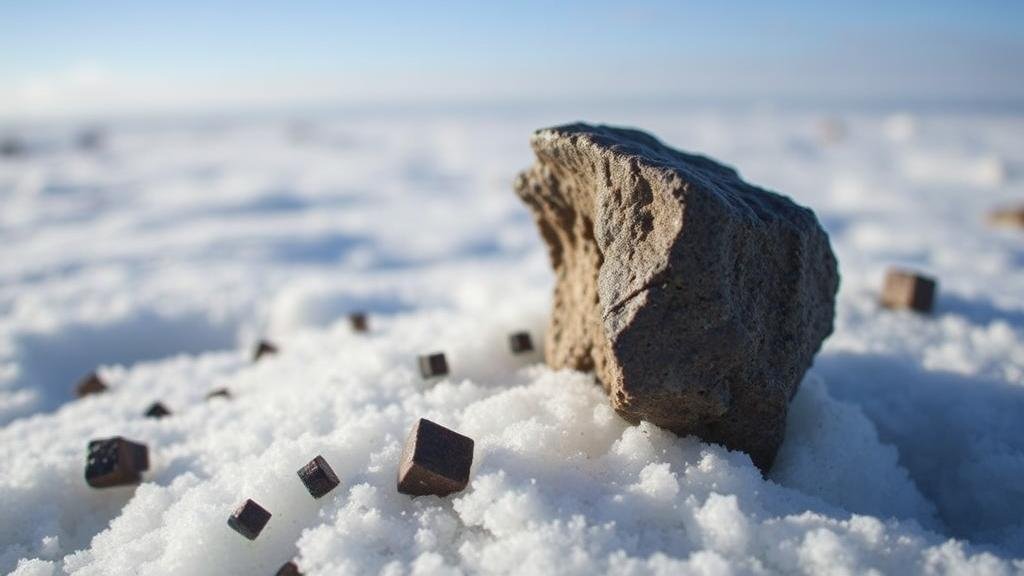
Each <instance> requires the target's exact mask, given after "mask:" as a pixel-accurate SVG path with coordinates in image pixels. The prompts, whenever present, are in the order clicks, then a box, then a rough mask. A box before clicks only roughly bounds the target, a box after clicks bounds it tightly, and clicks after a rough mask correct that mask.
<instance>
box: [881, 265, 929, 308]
mask: <svg viewBox="0 0 1024 576" xmlns="http://www.w3.org/2000/svg"><path fill="white" fill-rule="evenodd" d="M935 287H936V282H935V279H934V278H930V277H928V276H924V275H922V274H917V273H915V272H910V271H907V270H896V269H893V270H889V272H888V273H887V274H886V276H885V286H884V288H883V289H882V305H883V306H885V307H886V308H893V309H909V310H914V311H917V312H925V313H927V312H931V311H932V307H933V305H934V303H935Z"/></svg>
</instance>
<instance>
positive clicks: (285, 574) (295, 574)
mask: <svg viewBox="0 0 1024 576" xmlns="http://www.w3.org/2000/svg"><path fill="white" fill-rule="evenodd" d="M274 574H275V576H302V572H299V567H298V566H296V565H295V562H292V561H291V560H289V561H287V562H285V563H284V564H282V565H281V567H280V568H278V569H277V572H275V573H274Z"/></svg>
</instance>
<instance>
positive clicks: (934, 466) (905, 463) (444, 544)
mask: <svg viewBox="0 0 1024 576" xmlns="http://www.w3.org/2000/svg"><path fill="white" fill-rule="evenodd" d="M581 116H582V117H583V118H584V119H588V120H592V121H607V122H613V123H620V124H628V125H634V126H638V127H641V128H645V129H648V130H651V131H652V132H653V133H655V134H656V135H658V136H659V137H660V138H662V139H663V140H665V141H667V142H669V143H671V144H673V145H676V146H678V147H680V148H683V149H687V150H690V151H698V152H702V153H706V154H709V155H712V156H714V157H716V158H718V159H720V160H722V161H724V162H726V163H729V164H732V165H734V166H736V167H737V168H738V169H740V171H741V172H742V173H743V174H744V176H745V177H746V178H748V179H749V180H751V181H753V182H755V183H758V184H760V185H763V186H767V187H770V188H774V189H777V190H780V191H782V192H784V193H786V194H788V195H791V196H792V197H793V198H794V199H796V200H797V201H799V202H801V203H803V204H805V205H808V206H810V207H812V208H814V209H815V211H816V212H817V213H818V216H819V218H820V220H821V221H822V223H823V225H824V226H825V227H826V228H827V229H828V230H829V233H830V235H831V238H832V242H833V246H834V248H835V250H836V252H837V255H838V257H839V261H840V267H841V273H842V288H841V292H840V299H839V309H838V313H837V318H836V332H835V334H834V335H833V336H832V337H831V338H830V339H829V340H828V341H827V343H826V346H825V348H824V349H823V351H822V352H821V354H820V355H819V357H818V358H817V360H816V362H815V365H814V367H813V368H812V369H811V371H810V372H809V373H808V375H807V377H806V378H805V381H804V383H803V385H802V387H801V390H800V392H799V393H798V394H797V396H796V398H795V399H794V401H793V404H792V410H791V416H790V420H789V424H788V429H787V435H786V442H785V444H784V446H783V448H782V451H781V453H780V455H779V459H778V462H777V464H776V466H775V467H774V469H773V470H772V471H771V473H770V474H769V476H768V478H763V477H762V476H761V474H760V473H759V472H758V470H757V469H756V468H754V467H753V466H752V464H751V463H750V460H749V458H748V457H747V456H746V455H744V454H741V453H734V452H729V451H728V450H726V449H724V448H722V447H720V446H716V445H710V444H705V443H703V442H701V441H700V440H698V439H696V438H677V437H675V436H673V435H672V434H670V433H667V432H665V431H662V430H659V429H657V428H656V427H653V426H651V425H649V424H646V423H644V424H641V425H639V426H630V425H628V424H627V423H626V422H624V421H622V420H621V419H620V418H619V417H618V416H617V415H616V414H615V413H614V412H613V411H612V410H611V409H610V408H609V407H608V404H607V402H606V400H605V398H604V396H603V393H602V391H601V389H600V387H599V386H597V385H596V384H595V383H594V382H593V380H592V378H591V377H590V376H589V375H586V374H578V373H571V372H565V371H563V372H556V371H552V370H550V369H548V368H546V367H544V366H543V364H542V363H541V357H540V355H539V354H532V355H525V356H513V355H512V354H510V353H509V351H508V345H507V335H508V333H510V332H513V331H517V330H528V331H530V332H531V333H532V334H533V337H534V340H535V342H541V341H542V338H543V331H544V327H545V321H546V317H547V313H548V307H549V305H550V290H551V286H552V277H551V273H550V271H549V269H548V264H547V261H546V254H545V252H544V249H543V246H542V245H541V243H540V241H539V238H538V236H537V233H536V231H535V229H534V226H533V223H532V221H531V219H530V216H529V214H528V212H527V211H526V209H525V208H524V207H523V206H522V205H521V204H520V202H519V200H518V199H517V198H516V197H515V195H514V194H513V192H512V190H511V180H512V178H513V176H514V174H515V173H516V171H517V170H519V169H522V168H524V167H526V166H527V165H528V164H529V163H530V162H531V161H532V159H531V153H530V151H529V149H528V147H527V138H528V135H529V133H530V131H531V130H532V129H534V128H537V127H541V126H545V125H551V124H555V123H560V122H566V121H571V120H576V119H578V118H580V117H581ZM823 122H826V123H829V124H834V125H835V126H839V127H841V130H831V131H830V134H831V136H830V137H829V138H826V139H823V138H822V134H821V129H822V128H821V127H822V125H823ZM103 128H104V133H103V134H104V138H103V144H102V146H101V147H100V148H99V149H98V150H93V151H90V150H81V149H79V148H76V147H75V146H74V141H75V129H76V127H75V126H73V125H64V124H49V125H36V126H13V127H10V128H8V129H7V130H6V131H0V133H14V134H16V135H18V136H19V137H21V138H23V139H24V140H25V141H26V143H27V144H28V149H29V154H28V155H26V156H24V157H21V158H15V159H0V196H2V202H3V206H4V208H3V210H2V211H0V246H2V248H0V460H2V461H3V462H4V466H3V467H0V518H2V519H3V521H2V522H0V572H5V573H6V572H11V571H13V572H14V573H15V574H19V575H22V576H24V575H36V574H39V575H44V574H61V573H68V574H80V575H89V574H261V573H262V574H272V573H273V572H274V571H275V570H276V569H277V568H278V567H279V566H280V565H281V564H282V563H284V562H285V561H287V560H289V559H295V560H296V562H297V563H298V565H299V566H300V567H301V568H302V570H303V571H304V573H306V574H336V573H353V574H355V573H359V574H362V573H384V574H449V573H452V574H454V573H519V574H535V573H563V574H577V573H579V574H583V573H587V574H591V573H617V574H763V573H766V574H773V573H781V574H793V573H828V574H862V573H872V572H873V573H889V574H907V573H921V574H936V573H971V574H1009V573H1024V560H1022V558H1024V490H1022V489H1021V485H1020V478H1022V477H1024V421H1022V420H1021V418H1020V414H1022V413H1024V236H1021V234H1020V233H1019V232H1018V231H1014V230H1005V229H1002V230H994V229H990V228H988V227H986V226H985V223H984V220H985V214H986V212H987V211H988V210H989V209H990V208H992V207H995V206H1000V205H1004V204H1007V203H1011V204H1012V201H1013V200H1014V199H1019V198H1021V197H1022V196H1024V179H1022V175H1024V170H1022V167H1024V115H1020V114H1018V113H1015V112H1006V111H1002V112H1001V111H973V112H965V111H958V112H956V113H948V112H941V111H935V110H930V111H929V110H919V111H913V110H911V111H891V112H890V111H873V110H840V111H835V110H830V111H828V112H827V113H826V112H824V111H819V110H814V109H776V108H766V107H761V108H751V109H745V108H743V109H740V108H735V107H730V108H724V107H720V108H715V107H695V108H688V109H687V108H682V107H657V108H650V109H636V110H626V109H616V108H613V107H608V106H604V107H601V106H592V107H588V108H582V109H570V108H569V107H565V109H559V108H558V107H554V108H540V107H536V108H497V107H495V108H480V109H475V108H474V109H470V110H463V111H454V110H444V109H424V110H415V111H409V110H387V109H380V110H373V109H370V110H364V111H360V112H358V113H336V114H324V115H321V116H310V117H308V118H303V119H301V121H299V120H294V119H289V118H283V117H272V116H268V117H260V118H236V119H210V118H207V119H190V120H175V121H171V120H167V121H159V122H157V121H148V122H143V121H120V122H110V123H108V124H107V125H105V126H104V127H103ZM890 265H900V266H909V267H911V268H915V269H920V270H922V271H924V272H926V273H929V274H932V275H934V276H936V277H937V278H938V279H939V282H940V284H939V294H938V300H937V309H936V312H935V314H934V315H932V316H927V317H922V316H917V315H914V314H911V313H905V312H890V311H886V310H882V309H880V308H879V307H878V305H877V304H876V300H877V291H878V287H879V286H880V285H881V281H882V277H883V275H884V272H885V269H886V268H887V267H888V266H890ZM353 310H366V311H368V312H369V313H370V332H369V333H368V334H355V333H353V332H352V331H351V329H350V328H349V326H348V323H347V320H346V315H347V314H348V312H350V311H353ZM263 337H265V338H269V339H271V340H272V341H274V342H275V343H277V344H278V345H279V346H280V348H281V352H280V353H279V354H278V355H275V356H270V357H266V358H264V359H263V360H261V361H260V362H258V363H255V364H254V363H252V361H251V357H250V355H251V348H252V345H253V343H254V342H255V341H256V340H257V339H258V338H263ZM433 351H444V352H446V353H447V355H448V359H449V363H450V365H451V368H452V374H451V375H450V376H449V377H447V378H444V379H442V380H440V381H438V382H436V383H425V382H423V381H422V379H421V378H420V377H419V375H418V373H417V370H416V364H415V357H416V355H418V354H422V353H427V352H433ZM97 367H98V368H99V372H100V374H101V375H102V376H103V377H104V378H105V379H106V380H107V381H108V382H109V383H110V385H111V387H112V390H111V391H110V392H109V393H107V394H104V395H100V396H93V397H88V398H85V399H82V400H77V401H72V396H71V393H70V389H71V387H72V386H73V384H74V382H75V381H76V380H77V379H78V378H79V377H80V376H82V375H84V374H86V373H87V372H89V371H91V370H93V369H95V368H97ZM219 387H226V388H228V389H230V390H231V392H232V394H233V398H232V399H230V400H226V399H215V400H212V401H206V400H205V399H204V398H205V395H206V393H207V392H208V391H209V390H211V389H214V388H219ZM155 400H160V401H162V402H163V403H164V404H165V405H167V406H168V407H169V408H170V409H171V410H172V412H173V413H174V414H173V415H172V416H171V417H168V418H164V419H160V420H155V419H147V418H144V417H143V416H142V412H143V411H144V410H145V409H146V408H147V407H148V406H149V404H151V403H152V402H153V401H155ZM418 418H429V419H431V420H433V421H435V422H438V423H440V424H443V425H445V426H448V427H450V428H453V429H455V430H457V431H459V432H461V433H463V434H466V435H469V436H471V437H472V438H474V440H475V441H476V450H475V458H474V466H473V471H472V476H471V481H470V486H469V488H468V489H467V490H466V491H464V492H462V493H459V494H455V495H452V496H450V497H447V498H444V499H441V498H436V497H421V498H416V499H412V498H409V497H407V496H403V495H400V494H398V493H397V492H396V490H395V474H396V468H397V464H398V458H399V455H400V452H401V448H402V443H403V442H404V439H405V437H406V434H407V432H408V430H409V428H410V427H411V426H412V424H413V423H414V422H415V421H416V420H417V419H418ZM113 435H123V436H125V437H127V438H130V439H132V440H136V441H141V442H144V443H146V444H147V445H148V446H149V447H150V459H151V469H150V471H149V472H147V474H146V475H145V480H146V481H145V482H144V483H143V484H142V485H140V486H138V487H137V488H115V489H107V490H94V489H90V488H89V487H88V486H87V485H86V484H85V482H84V479H83V477H82V471H83V467H84V460H85V446H86V443H87V442H88V440H89V439H91V438H100V437H106V436H113ZM318 454H322V455H323V456H324V457H325V458H326V459H327V461H328V462H329V463H330V464H331V466H332V467H333V469H334V470H335V472H336V473H337V474H338V477H339V479H340V480H341V485H340V486H339V487H338V488H336V489H335V490H334V491H333V492H331V493H330V494H328V495H327V496H325V497H323V498H321V499H319V500H314V499H312V498H311V497H309V495H308V493H306V492H305V489H304V488H303V486H302V484H301V483H300V482H299V480H298V478H297V477H296V470H298V468H299V467H300V466H302V465H303V464H305V463H306V462H308V461H309V460H311V459H312V458H313V457H315V456H316V455H318ZM246 498H252V499H254V500H255V501H257V502H259V503H260V504H261V505H263V506H264V507H266V508H267V509H268V510H270V511H271V512H272V514H273V517H272V518H271V520H270V522H269V524H268V525H267V527H266V529H265V530H264V531H263V533H262V534H261V535H260V536H259V538H257V539H256V541H254V542H250V541H248V540H246V539H244V538H242V537H240V536H239V535H238V534H236V533H234V532H233V531H231V530H230V529H229V528H228V527H227V524H226V521H227V517H228V515H229V514H230V513H231V512H232V511H233V510H234V508H235V506H236V505H237V504H239V503H240V502H242V501H244V500H245V499H246Z"/></svg>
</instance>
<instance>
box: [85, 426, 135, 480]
mask: <svg viewBox="0 0 1024 576" xmlns="http://www.w3.org/2000/svg"><path fill="white" fill-rule="evenodd" d="M146 470H149V449H148V448H146V445H145V444H138V443H136V442H132V441H131V440H125V439H124V438H122V437H120V436H114V437H113V438H104V439H100V440H92V441H90V442H89V455H88V457H87V458H86V461H85V481H86V483H88V484H89V486H92V487H93V488H110V487H111V486H129V485H133V484H138V483H139V482H141V481H142V472H144V471H146Z"/></svg>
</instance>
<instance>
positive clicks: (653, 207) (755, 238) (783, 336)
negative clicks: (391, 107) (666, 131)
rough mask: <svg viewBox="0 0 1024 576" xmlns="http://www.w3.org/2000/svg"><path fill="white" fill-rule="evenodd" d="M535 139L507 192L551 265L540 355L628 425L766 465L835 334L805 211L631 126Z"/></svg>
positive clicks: (569, 130) (825, 259)
mask: <svg viewBox="0 0 1024 576" xmlns="http://www.w3.org/2000/svg"><path fill="white" fill-rule="evenodd" d="M531 144H532V146H533V150H534V152H535V153H536V155H537V162H536V163H535V164H534V165H533V167H531V168H530V169H528V170H526V171H525V172H523V173H522V174H520V175H519V177H518V179H517V180H516V192H517V193H518V194H519V196H520V197H521V198H522V199H523V200H524V201H525V202H526V203H527V204H528V205H529V206H530V208H531V210H532V211H533V213H534V216H535V218H536V221H537V224H538V226H539V228H540V233H541V236H542V237H543V239H544V241H545V243H546V244H547V247H548V251H549V255H550V257H551V263H552V266H553V267H554V270H555V275H556V285H555V295H554V307H553V311H552V315H551V326H550V329H549V330H548V333H547V341H546V343H545V347H546V350H545V352H546V358H547V362H548V363H549V364H550V365H551V366H553V367H555V368H563V367H568V368H573V369H577V370H584V371H590V370H593V371H594V372H595V373H596V375H597V377H598V379H599V380H600V381H601V383H602V385H603V386H604V388H605V391H606V392H607V393H608V395H609V397H610V399H611V403H612V406H613V407H614V408H615V409H616V410H617V411H618V412H619V413H620V414H621V415H622V416H624V417H625V418H626V419H628V420H630V421H632V422H638V421H639V420H647V421H649V422H652V423H654V424H657V425H659V426H662V427H664V428H667V429H669V430H672V431H673V432H675V433H677V434H680V435H685V434H695V435H697V436H699V437H701V438H703V439H705V440H708V441H711V442H717V443H720V444H723V445H725V446H726V447H728V448H731V449H735V450H742V451H744V452H747V453H748V454H750V456H751V458H752V459H753V461H754V463H755V464H756V465H757V466H759V467H760V468H761V469H762V470H765V471H767V470H768V469H769V468H770V467H771V464H772V461H773V460H774V458H775V453H776V452H777V450H778V448H779V445H780V444H781V443H782V438H783V433H784V430H785V421H786V410H787V408H788V404H789V400H790V399H791V398H792V397H793V395H794V394H795V393H796V390H797V387H798V386H799V384H800V380H801V379H802V377H803V375H804V372H806V370H807V369H808V368H809V367H810V365H811V362H812V360H813V358H814V354H815V353H816V352H817V351H818V349H819V348H820V347H821V343H822V341H823V340H824V339H825V337H827V336H828V335H829V334H830V333H831V332H832V318H833V315H834V312H835V294H836V290H837V289H838V286H839V274H838V271H837V266H836V259H835V256H833V254H832V250H831V248H830V246H829V241H828V236H827V235H826V234H825V231H824V230H822V228H821V226H820V225H819V224H818V221H817V218H816V217H815V216H814V213H813V212H811V211H810V210H808V209H806V208H803V207H801V206H798V205H797V204H795V203H793V202H792V201H791V200H789V199H788V198H785V197H783V196H780V195H778V194H774V193H772V192H768V191H765V190H762V189H760V188H757V187H756V186H752V185H750V184H747V183H746V182H744V181H743V180H741V179H740V177H739V175H738V174H737V173H736V171H735V170H733V169H731V168H728V167H725V166H722V165H721V164H718V163H716V162H714V161H712V160H710V159H708V158H705V157H703V156H696V155H692V154H686V153H683V152H679V151H677V150H673V149H671V148H669V147H667V146H665V145H664V144H662V143H661V142H659V141H658V140H656V139H655V138H653V137H652V136H650V135H648V134H645V133H643V132H640V131H637V130H628V129H621V128H610V127H606V126H589V125H586V124H572V125H566V126H560V127H557V128H549V129H545V130H540V131H538V132H536V133H535V134H534V135H533V138H532V139H531Z"/></svg>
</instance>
